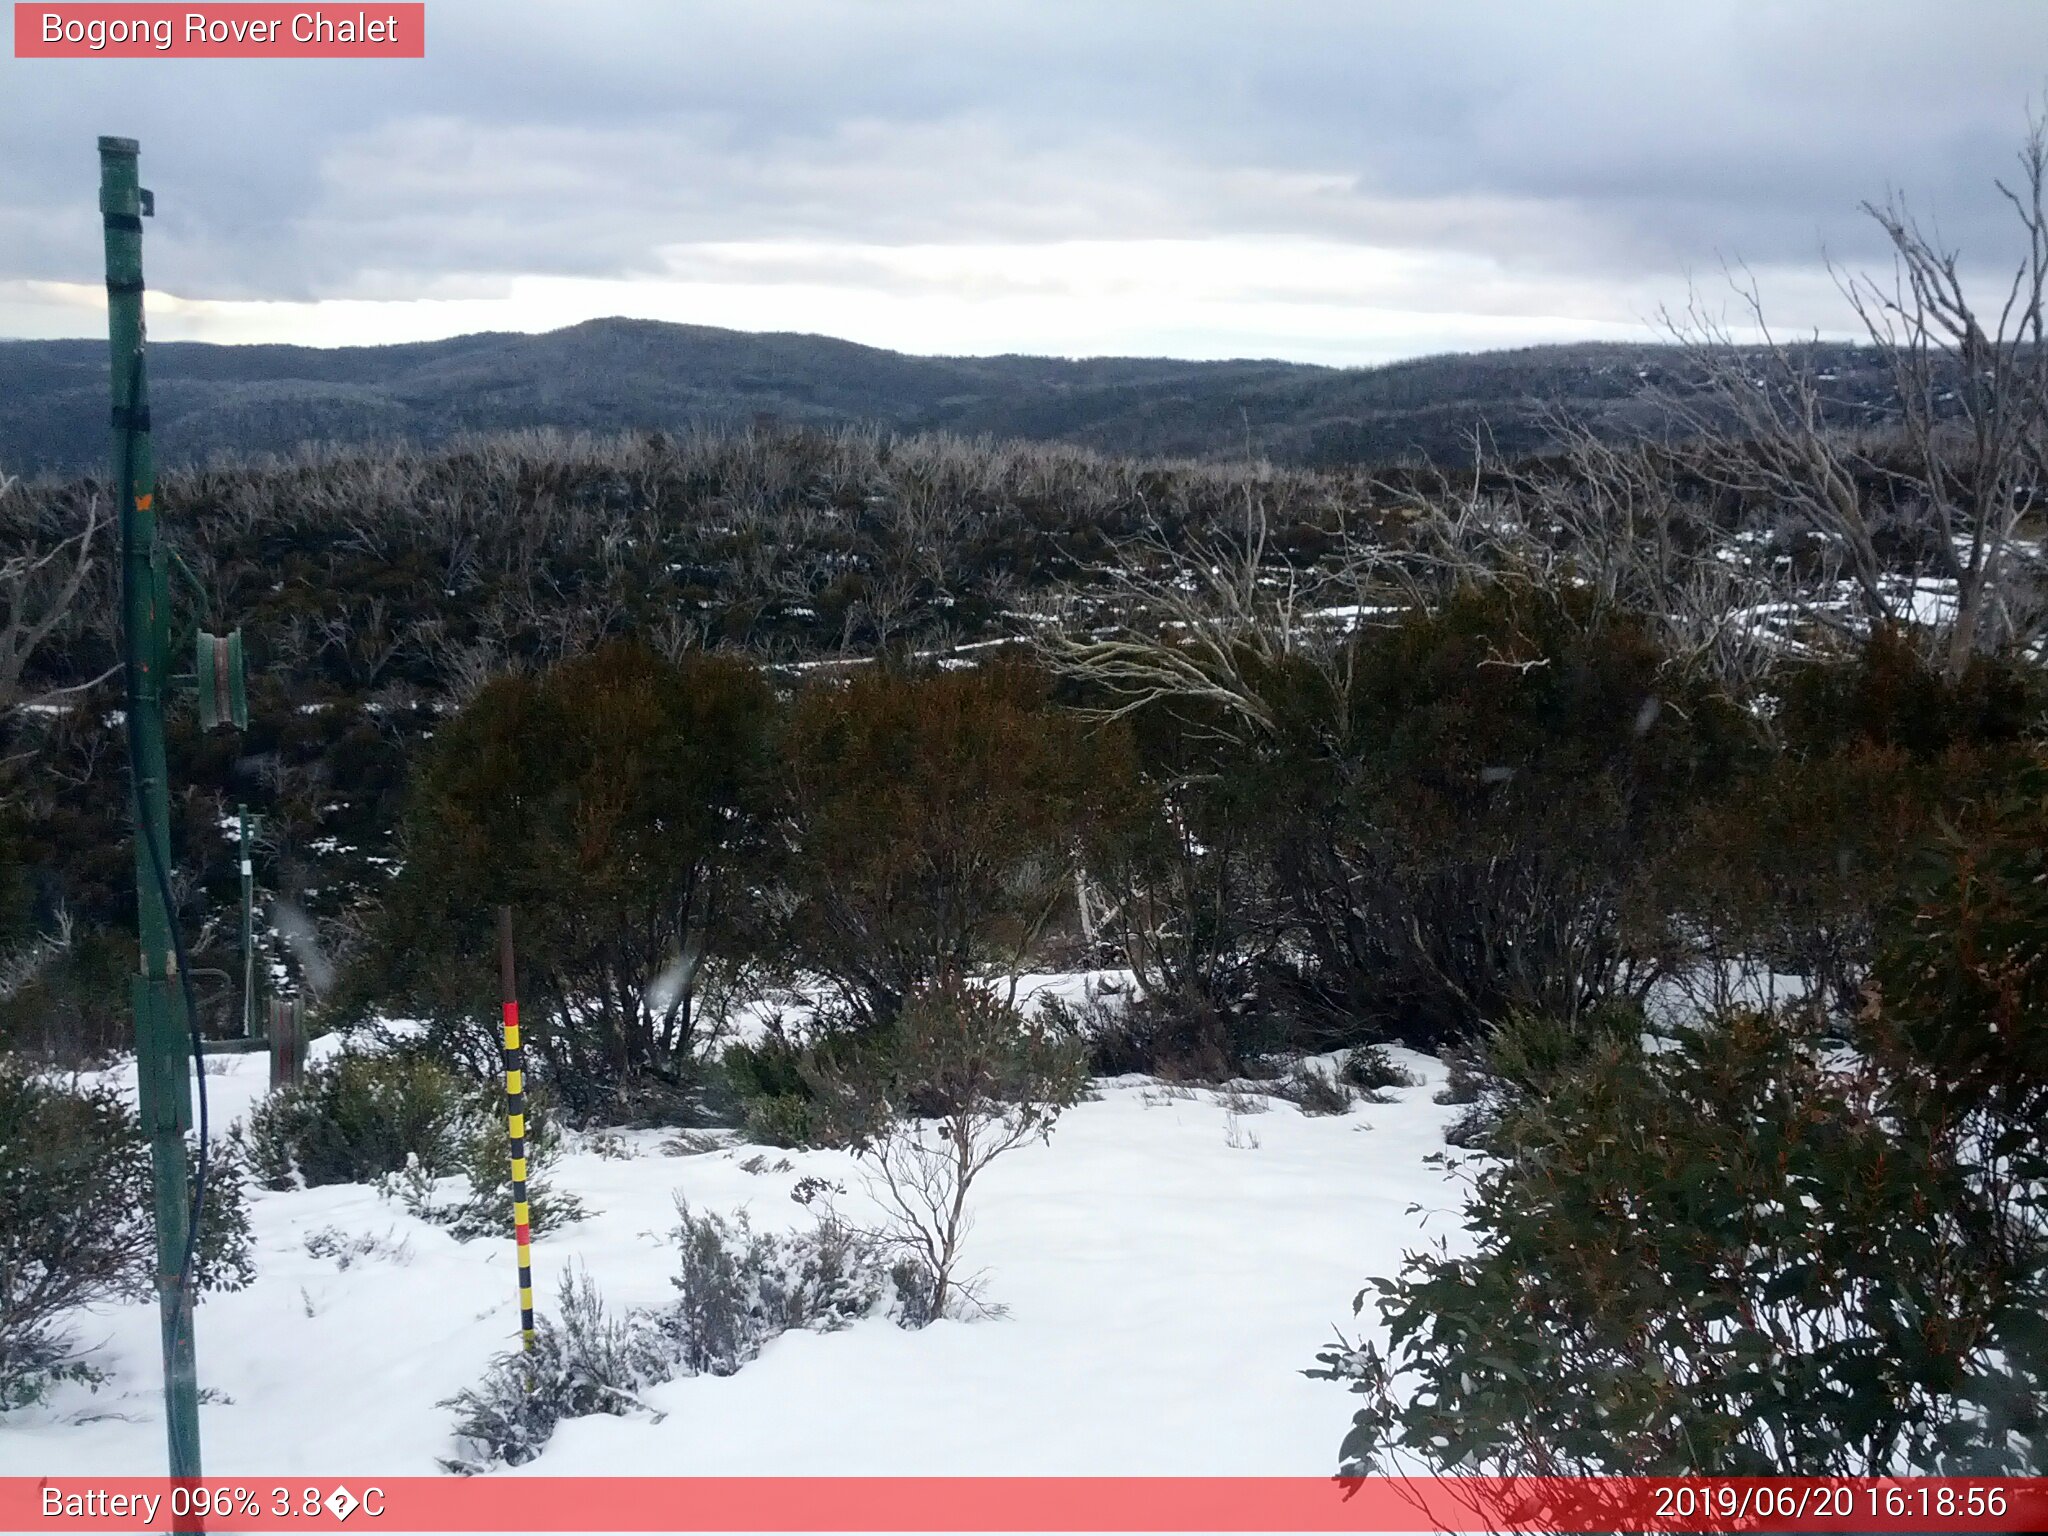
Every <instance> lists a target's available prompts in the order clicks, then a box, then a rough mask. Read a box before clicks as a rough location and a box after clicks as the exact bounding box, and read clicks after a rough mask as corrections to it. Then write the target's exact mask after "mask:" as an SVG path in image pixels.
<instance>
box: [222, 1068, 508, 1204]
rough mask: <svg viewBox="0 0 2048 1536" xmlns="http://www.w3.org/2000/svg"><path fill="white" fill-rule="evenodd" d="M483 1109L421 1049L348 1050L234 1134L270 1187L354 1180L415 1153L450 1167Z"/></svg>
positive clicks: (425, 1163)
mask: <svg viewBox="0 0 2048 1536" xmlns="http://www.w3.org/2000/svg"><path fill="white" fill-rule="evenodd" d="M487 1113H488V1111H487V1109H486V1107H485V1100H484V1097H483V1095H482V1094H481V1093H480V1092H479V1091H478V1090H477V1089H476V1088H474V1087H472V1086H471V1085H470V1084H468V1083H466V1082H464V1081H463V1080H462V1079H461V1078H459V1077H458V1076H457V1075H456V1074H455V1073H454V1072H453V1071H451V1070H450V1069H449V1068H447V1067H445V1066H443V1065H442V1064H441V1063H439V1062H438V1061H435V1060H434V1059H433V1058H431V1057H429V1056H427V1055H425V1054H424V1053H422V1052H420V1051H417V1050H403V1049H401V1050H392V1051H349V1052H344V1053H343V1054H341V1055H339V1056H335V1057H331V1058H329V1059H328V1060H326V1061H321V1062H315V1063H314V1064H312V1065H311V1066H309V1067H307V1068H306V1072H305V1076H304V1077H303V1078H302V1079H301V1080H300V1081H299V1082H298V1083H296V1084H292V1085H289V1086H287V1087H284V1088H280V1089H278V1090H277V1091H275V1092H273V1093H272V1094H270V1095H269V1097H267V1098H265V1099H264V1100H263V1101H262V1102H261V1103H259V1104H258V1105H257V1106H256V1107H255V1108H254V1109H253V1110H252V1111H251V1112H250V1114H249V1118H248V1120H247V1121H246V1122H245V1124H244V1126H243V1128H242V1130H241V1133H240V1134H241V1139H242V1142H243V1145H244V1147H245V1149H246V1152H247V1155H248V1160H249V1165H250V1169H251V1171H252V1172H253V1173H254V1175H255V1177H256V1178H257V1180H258V1181H259V1182H261V1183H262V1184H263V1185H265V1186H266V1187H267V1188H270V1189H292V1188H311V1187H314V1186H317V1185H321V1184H360V1183H368V1182H370V1181H372V1180H374V1179H377V1178H379V1177H382V1176H383V1175H386V1174H393V1173H399V1172H402V1171H404V1169H405V1168H406V1167H407V1165H408V1164H409V1163H415V1162H416V1163H417V1164H418V1165H419V1166H420V1167H422V1168H424V1169H425V1170H427V1172H428V1173H429V1174H430V1175H432V1176H436V1177H438V1176H439V1175H441V1174H445V1173H453V1172H454V1171H456V1169H457V1168H458V1167H459V1166H460V1165H461V1162H462V1158H463V1156H464V1153H465V1151H466V1149H467V1147H468V1145H469V1142H470V1140H471V1139H472V1138H473V1137H474V1136H475V1135H476V1134H477V1130H478V1126H479V1124H480V1122H481V1120H482V1119H483V1118H484V1116H485V1115H486V1114H487Z"/></svg>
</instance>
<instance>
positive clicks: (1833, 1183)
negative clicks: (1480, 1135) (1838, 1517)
mask: <svg viewBox="0 0 2048 1536" xmlns="http://www.w3.org/2000/svg"><path fill="white" fill-rule="evenodd" d="M1900 1086H1901V1085H1900V1084H1899V1082H1898V1081H1896V1080H1892V1079H1888V1078H1887V1077H1886V1076H1885V1075H1884V1074H1883V1073H1881V1072H1876V1071H1873V1070H1871V1069H1869V1068H1867V1067H1859V1066H1857V1065H1855V1064H1853V1063H1845V1062H1842V1061H1840V1060H1836V1059H1831V1058H1830V1057H1829V1056H1828V1055H1827V1054H1826V1053H1825V1052H1824V1051H1822V1050H1820V1049H1819V1048H1817V1042H1816V1040H1815V1038H1814V1037H1813V1036H1812V1035H1811V1034H1809V1033H1806V1032H1805V1026H1803V1025H1801V1024H1800V1023H1798V1022H1796V1021H1794V1020H1791V1019H1785V1018H1774V1017H1771V1016H1769V1015H1754V1014H1752V1015H1730V1016H1724V1017H1722V1018H1719V1019H1717V1020H1714V1021H1712V1022H1710V1023H1708V1024H1707V1025H1705V1026H1703V1027H1701V1028H1697V1029H1692V1028H1687V1029H1683V1030H1681V1031H1679V1033H1678V1035H1677V1037H1676V1039H1675V1041H1674V1043H1673V1045H1672V1048H1671V1049H1669V1050H1666V1051H1661V1052H1657V1053H1653V1054H1651V1055H1649V1056H1648V1057H1644V1056H1642V1055H1640V1054H1639V1053H1635V1052H1631V1051H1627V1050H1624V1049H1619V1048H1609V1049H1606V1050H1603V1051H1601V1052H1599V1053H1598V1054H1597V1055H1596V1056H1595V1057H1594V1058H1593V1059H1592V1060H1591V1061H1589V1062H1588V1063H1587V1064H1586V1065H1585V1066H1584V1067H1583V1068H1582V1069H1580V1070H1578V1071H1575V1072H1571V1073H1569V1074H1567V1075H1566V1076H1564V1077H1563V1078H1561V1079H1559V1080H1557V1081H1555V1082H1553V1083H1552V1084H1551V1086H1550V1088H1549V1090H1548V1092H1547V1094H1546V1095H1545V1097H1544V1098H1543V1099H1541V1100H1540V1101H1527V1102H1524V1103H1521V1104H1519V1105H1518V1106H1516V1107H1515V1108H1514V1109H1513V1110H1511V1111H1510V1112H1509V1116H1508V1120H1507V1123H1506V1125H1505V1126H1504V1128H1503V1132H1502V1136H1501V1145H1502V1146H1503V1147H1504V1149H1506V1152H1507V1156H1506V1158H1505V1160H1503V1161H1499V1162H1495V1163H1491V1164H1490V1165H1488V1166H1487V1167H1485V1168H1484V1169H1483V1170H1482V1171H1481V1172H1480V1173H1479V1174H1478V1176H1477V1178H1476V1180H1475V1181H1474V1182H1473V1185H1472V1190H1471V1195H1470V1198H1469V1201H1468V1205H1467V1211H1466V1224H1467V1226H1468V1228H1469V1230H1470V1231H1471V1232H1472V1233H1473V1234H1474V1236H1475V1238H1476V1244H1475V1246H1474V1249H1473V1251H1472V1252H1471V1253H1469V1254H1467V1255H1461V1256H1457V1257H1453V1256H1450V1255H1449V1254H1445V1253H1431V1254H1422V1255H1415V1256H1411V1258H1410V1259H1409V1260H1408V1263H1407V1265H1406V1267H1405V1268H1404V1270H1403V1272H1402V1274H1401V1275H1400V1276H1399V1277H1398V1278H1397V1279H1395V1280H1392V1281H1376V1282H1374V1283H1373V1286H1372V1287H1371V1288H1370V1289H1369V1292H1368V1293H1362V1294H1361V1296H1360V1298H1359V1302H1360V1305H1361V1307H1362V1306H1363V1304H1364V1303H1365V1300H1366V1295H1367V1294H1373V1295H1376V1297H1377V1301H1378V1310H1379V1312H1380V1313H1381V1316H1382V1318H1383V1319H1384V1321H1385V1323H1386V1326H1387V1328H1388V1330H1389V1338H1390V1340H1391V1353H1390V1354H1385V1355H1383V1354H1382V1353H1381V1352H1380V1351H1378V1350H1377V1349H1374V1348H1372V1347H1370V1346H1367V1347H1364V1348H1351V1347H1349V1346H1340V1347H1338V1348H1335V1349H1333V1350H1332V1351H1330V1352H1329V1353H1327V1354H1325V1355H1324V1356H1323V1357H1321V1358H1322V1361H1323V1365H1324V1371H1323V1372H1321V1373H1319V1374H1326V1375H1329V1376H1331V1377H1334V1378H1336V1379H1341V1380H1346V1381H1348V1382H1349V1383H1350V1384H1351V1385H1352V1387H1353V1389H1354V1390H1356V1391H1359V1392H1362V1393H1364V1394H1365V1395H1366V1396H1367V1398H1368V1400H1369V1405H1368V1406H1367V1407H1366V1408H1365V1409H1364V1410H1363V1411H1361V1412H1360V1413H1359V1414H1358V1416H1357V1419H1356V1421H1355V1423H1354V1427H1353V1430H1352V1433H1351V1435H1350V1436H1349V1437H1348V1438H1347V1440H1346V1441H1345V1444H1344V1448H1343V1453H1342V1455H1343V1459H1344V1462H1345V1464H1346V1465H1347V1466H1349V1467H1352V1468H1354V1469H1361V1468H1365V1467H1390V1466H1394V1465H1398V1464H1400V1463H1401V1462H1402V1460H1403V1459H1404V1458H1414V1459H1419V1460H1420V1461H1421V1462H1423V1463H1425V1464H1427V1465H1428V1466H1430V1467H1432V1468H1436V1469H1441V1470H1443V1471H1447V1472H1460V1473H1463V1472H1478V1473H1488V1474H1493V1473H1509V1474H1523V1475H1568V1474H1612V1473H1635V1474H1645V1473H1646V1474H1653V1475H1654V1474H1671V1473H1679V1472H1718V1473H1752V1474H1757V1475H1776V1474H1781V1473H1783V1472H1784V1471H1786V1470H1788V1469H1796V1470H1798V1471H1800V1472H1802V1473H1808V1474H1813V1475H1824V1474H1845V1473H1846V1474H1878V1473H1896V1472H1900V1471H1904V1470H1907V1469H1925V1470H1934V1469H1939V1470H1945V1471H1961V1470H1965V1469H1968V1470H1974V1471H1985V1470H1990V1469H1993V1468H1997V1469H2001V1470H2005V1471H2020V1470H2028V1469H2034V1470H2037V1469H2038V1467H2039V1465H2040V1459H2039V1458H2040V1455H2041V1451H2042V1448H2043V1441H2042V1438H2041V1436H2042V1418H2041V1412H2042V1407H2043V1402H2044V1399H2043V1397H2042V1395H2041V1377H2040V1374H2039V1361H2040V1359H2041V1356H2040V1352H2039V1342H2040V1324H2039V1313H2038V1304H2039V1301H2040V1300H2041V1289H2040V1280H2041V1274H2042V1269H2041V1266H2042V1262H2043V1258H2042V1251H2041V1232H2040V1227H2039V1224H2038V1217H2039V1211H2038V1209H2036V1210H2034V1211H2033V1212H2031V1213H2030V1215H2029V1216H2028V1217H2027V1222H2028V1224H2030V1225H2031V1226H2032V1231H2031V1234H2030V1235H2029V1236H2028V1237H2027V1238H2026V1239H2025V1240H2024V1241H2023V1242H2021V1243H2020V1244H2019V1245H2018V1246H2017V1247H2012V1248H2008V1249H2006V1250H2005V1251H2002V1252H1997V1251H1987V1250H1986V1249H1984V1248H1983V1247H1981V1246H1980V1245H1979V1243H1978V1241H1977V1240H1976V1237H1975V1231H1976V1229H1977V1228H1978V1227H1979V1225H1980V1223H1981V1222H1983V1221H1985V1220H1991V1219H1994V1218H1995V1214H1996V1213H1994V1212H1993V1211H1991V1210H1989V1209H1987V1208H1986V1206H1985V1204H1984V1201H1983V1195H1984V1191H1982V1190H1979V1189H1974V1188H1972V1187H1971V1182H1970V1180H1969V1179H1968V1178H1966V1177H1962V1176H1961V1175H1962V1170H1961V1169H1960V1168H1959V1167H1958V1166H1957V1165H1956V1163H1955V1161H1954V1158H1953V1153H1954V1151H1955V1146H1954V1143H1953V1142H1952V1140H1951V1139H1950V1138H1949V1136H1948V1134H1947V1133H1946V1131H1945V1129H1944V1128H1943V1127H1941V1126H1939V1125H1937V1124H1934V1123H1930V1122H1929V1121H1927V1120H1925V1119H1923V1118H1921V1117H1920V1116H1919V1115H1918V1114H1917V1113H1914V1112H1913V1107H1912V1106H1911V1105H1910V1104H1909V1103H1907V1102H1905V1101H1902V1099H1901V1097H1900V1095H1899V1091H1898V1090H1899V1088H1900ZM2035 1167H2036V1169H2037V1170H2039V1169H2040V1168H2041V1165H2040V1163H2039V1159H2038V1156H2037V1157H2036V1159H2035ZM2042 1171H2048V1170H2042ZM2028 1306H2032V1307H2034V1308H2035V1310H2034V1311H2033V1312H2032V1313H2031V1314H2028V1313H2027V1312H2026V1310H2025V1308H2026V1307H2028ZM2023 1341H2024V1353H2025V1354H2026V1355H2027V1356H2029V1357H2030V1359H2028V1360H2027V1362H2026V1363H2025V1364H2019V1363H2016V1362H2015V1361H2014V1359H2013V1356H2012V1351H2013V1349H2014V1347H2015V1345H2020V1344H2022V1343H2023ZM2008 1431H2017V1432H2018V1434H2019V1435H2020V1436H2021V1439H2020V1441H2019V1442H2018V1443H2014V1442H2012V1441H2011V1440H2009V1438H2008ZM2029 1441H2030V1442H2031V1445H2030V1446H2029V1444H2028V1442H2029Z"/></svg>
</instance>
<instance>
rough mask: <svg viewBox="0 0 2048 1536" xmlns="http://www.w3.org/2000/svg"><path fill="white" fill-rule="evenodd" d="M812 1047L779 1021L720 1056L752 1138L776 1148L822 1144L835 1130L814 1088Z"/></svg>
mask: <svg viewBox="0 0 2048 1536" xmlns="http://www.w3.org/2000/svg"><path fill="white" fill-rule="evenodd" d="M813 1055H814V1048H813V1047H812V1046H811V1045H808V1044H805V1043H801V1042H799V1041H797V1040H795V1039H792V1038H791V1037H790V1035H789V1033H788V1032H787V1031H786V1030H785V1029H784V1028H782V1026H781V1025H780V1024H776V1025H774V1026H771V1027H770V1028H769V1029H768V1030H767V1031H765V1032H764V1033H763V1034H762V1035H761V1036H760V1037H759V1038H758V1039H756V1040H753V1041H735V1042H733V1043H732V1044H731V1045H728V1046H727V1047H726V1048H725V1050H724V1052H723V1053H722V1054H721V1055H720V1057H719V1062H718V1065H719V1071H720V1073H721V1074H722V1076H723V1078H724V1081H725V1086H726V1090H727V1092H728V1093H729V1094H730V1095H731V1097H732V1100H733V1103H734V1105H735V1108H736V1110H737V1113H738V1116H739V1122H740V1128H741V1130H742V1131H743V1132H744V1133H745V1135H746V1137H747V1139H748V1140H749V1141H757V1142H761V1143H762V1144H764V1145H766V1146H771V1147H810V1146H820V1145H823V1144H825V1143H826V1142H828V1141H829V1140H830V1136H831V1132H830V1130H829V1128H828V1127H827V1126H826V1125H825V1124H824V1123H823V1120H822V1117H821V1116H820V1114H819V1113H818V1111H817V1109H816V1099H817V1095H816V1094H815V1093H813V1092H812V1088H811V1081H812V1074H811V1071H810V1063H811V1059H812V1056H813Z"/></svg>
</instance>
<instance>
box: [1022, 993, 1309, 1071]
mask: <svg viewBox="0 0 2048 1536" xmlns="http://www.w3.org/2000/svg"><path fill="white" fill-rule="evenodd" d="M1251 1000H1255V994H1254V995H1253V999H1251ZM1039 1008H1040V1011H1041V1012H1042V1013H1043V1014H1044V1016H1045V1019H1046V1021H1047V1023H1048V1024H1049V1025H1050V1026H1051V1027H1052V1028H1054V1029H1056V1030H1058V1031H1059V1032H1061V1033H1063V1034H1064V1035H1066V1036H1067V1037H1069V1038H1071V1039H1073V1040H1075V1041H1077V1042H1079V1044H1080V1045H1081V1047H1082V1049H1083V1050H1084V1051H1085V1052H1086V1053H1087V1061H1088V1070H1089V1072H1090V1073H1091V1074H1092V1075H1094V1076H1098V1077H1118V1076H1122V1075H1123V1074H1125V1073H1131V1072H1135V1073H1140V1074H1143V1075H1145V1076H1148V1077H1160V1078H1165V1079H1167V1080H1168V1081H1171V1082H1207V1083H1215V1082H1222V1081H1224V1080H1226V1079H1228V1078H1233V1077H1242V1076H1247V1075H1251V1074H1252V1073H1254V1072H1255V1071H1258V1070H1261V1069H1262V1067H1263V1064H1264V1061H1265V1058H1266V1057H1267V1056H1268V1054H1269V1053H1271V1052H1274V1051H1277V1050H1279V1049H1280V1048H1281V1047H1282V1046H1283V1045H1285V1043H1286V1029H1285V1024H1284V1020H1283V1019H1282V1018H1281V1017H1280V1016H1279V1015H1278V1014H1277V1013H1276V1012H1275V1011H1274V1010H1273V1009H1271V1008H1259V1007H1238V1006H1235V1005H1233V1004H1232V1003H1227V1002H1219V1001H1215V1000H1212V999H1209V998H1206V997H1203V996H1202V995H1201V994H1200V992H1199V991H1198V990H1194V989H1190V990H1173V991H1167V992H1162V993H1157V994H1152V995H1139V996H1121V997H1100V998H1095V999H1092V1000H1090V1001H1089V1002H1086V1003H1083V1004H1070V1003H1066V1002H1064V1001H1061V1000H1060V999H1057V998H1050V999H1047V1000H1046V1001H1045V1002H1043V1003H1041V1004H1040V1005H1039Z"/></svg>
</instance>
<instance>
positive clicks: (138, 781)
mask: <svg viewBox="0 0 2048 1536" xmlns="http://www.w3.org/2000/svg"><path fill="white" fill-rule="evenodd" d="M141 395H142V357H141V354H140V352H139V351H138V353H137V355H136V358H135V372H134V374H133V375H132V376H131V378H130V381H129V385H128V407H127V410H126V411H125V412H124V426H123V430H122V434H121V486H120V494H121V495H123V496H125V497H126V498H127V503H126V504H125V505H123V506H122V507H121V509H120V513H121V599H122V603H121V606H122V624H121V662H122V668H121V670H122V680H123V683H124V684H125V688H126V693H127V705H128V709H127V714H126V716H125V717H124V719H123V721H122V724H123V726H124V727H125V731H126V735H127V737H128V789H129V794H130V796H131V797H132V801H133V804H134V806H135V828H136V831H137V833H138V834H139V835H140V836H141V838H142V841H143V845H144V846H145V847H147V848H148V849H149V867H150V871H151V873H152V874H153V875H154V876H155V877H156V890H157V899H158V900H159V901H160V902H162V903H163V909H164V926H165V927H166V928H167V929H168V930H169V933H170V940H171V954H172V955H173V957H174V958H175V960H176V963H177V967H178V987H179V991H180V994H181V996H182V997H183V1000H184V1003H185V1023H186V1027H187V1028H188V1029H189V1030H190V1031H191V1035H192V1068H193V1075H194V1077H196V1078H197V1079H198V1083H197V1096H198V1100H199V1125H198V1130H199V1150H198V1155H197V1156H196V1157H195V1158H194V1160H193V1163H194V1167H193V1177H192V1204H191V1207H190V1209H189V1210H188V1211H187V1213H186V1221H185V1253H184V1256H183V1258H181V1259H180V1260H179V1263H178V1293H179V1298H180V1307H181V1309H184V1308H189V1307H190V1306H191V1305H192V1304H193V1302H194V1301H195V1300H196V1296H195V1294H194V1292H195V1286H194V1279H195V1264H194V1260H195V1258H196V1256H197V1254H198V1249H199V1223H200V1221H201V1219H202V1218H203V1217H204V1216H205V1214H206V1175H207V1172H208V1163H209V1158H208V1156H207V1150H206V1144H207V1132H208V1129H209V1126H208V1123H207V1105H206V1054H205V1051H204V1049H203V1040H202V1037H201V1036H200V1033H199V1008H198V1005H197V1003H196V1002H195V1001H194V999H193V996H192V967H191V964H190V963H189V962H188V961H187V959H186V958H185V940H184V936H183V935H182V934H181V933H180V932H179V931H178V909H177V904H176V902H175V901H174V900H173V898H172V896H171V879H170V874H169V872H168V865H169V863H170V855H169V851H168V849H166V848H165V847H164V846H163V845H162V844H160V843H159V842H158V841H157V832H158V828H157V827H156V826H154V825H153V819H152V818H151V816H150V815H149V808H148V806H147V805H146V804H145V803H144V800H143V795H142V750H141V748H142V742H141V738H140V737H139V736H138V735H137V734H136V730H137V727H136V723H135V717H136V715H137V714H139V713H140V711H139V709H138V708H137V706H138V704H139V703H140V700H141V696H142V690H141V683H140V681H139V674H140V672H141V664H140V662H139V661H138V660H137V658H136V654H135V633H134V629H133V627H132V624H131V622H130V620H131V618H132V616H133V614H134V612H135V602H134V598H135V593H134V590H133V582H134V579H135V576H134V572H135V564H134V561H133V560H132V559H130V553H131V545H130V540H131V538H132V535H133V532H134V510H133V509H134V502H135V432H136V428H135V421H136V414H135V406H136V402H137V401H138V400H139V399H140V398H141ZM161 681H162V680H161V679H159V684H161ZM162 831H163V833H164V835H165V837H166V838H167V839H168V837H169V833H170V829H169V828H168V827H166V828H163V829H162ZM140 916H141V914H140V913H138V914H137V918H138V920H139V919H140ZM140 1043H141V1042H140V1041H138V1042H137V1045H138V1046H139V1045H140ZM141 1068H142V1063H141V1059H140V1053H139V1051H138V1054H137V1061H136V1069H137V1071H138V1073H139V1072H140V1071H141ZM138 1086H139V1084H138ZM183 1151H184V1148H183V1146H182V1145H181V1146H180V1148H179V1152H180V1155H182V1154H183Z"/></svg>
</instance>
